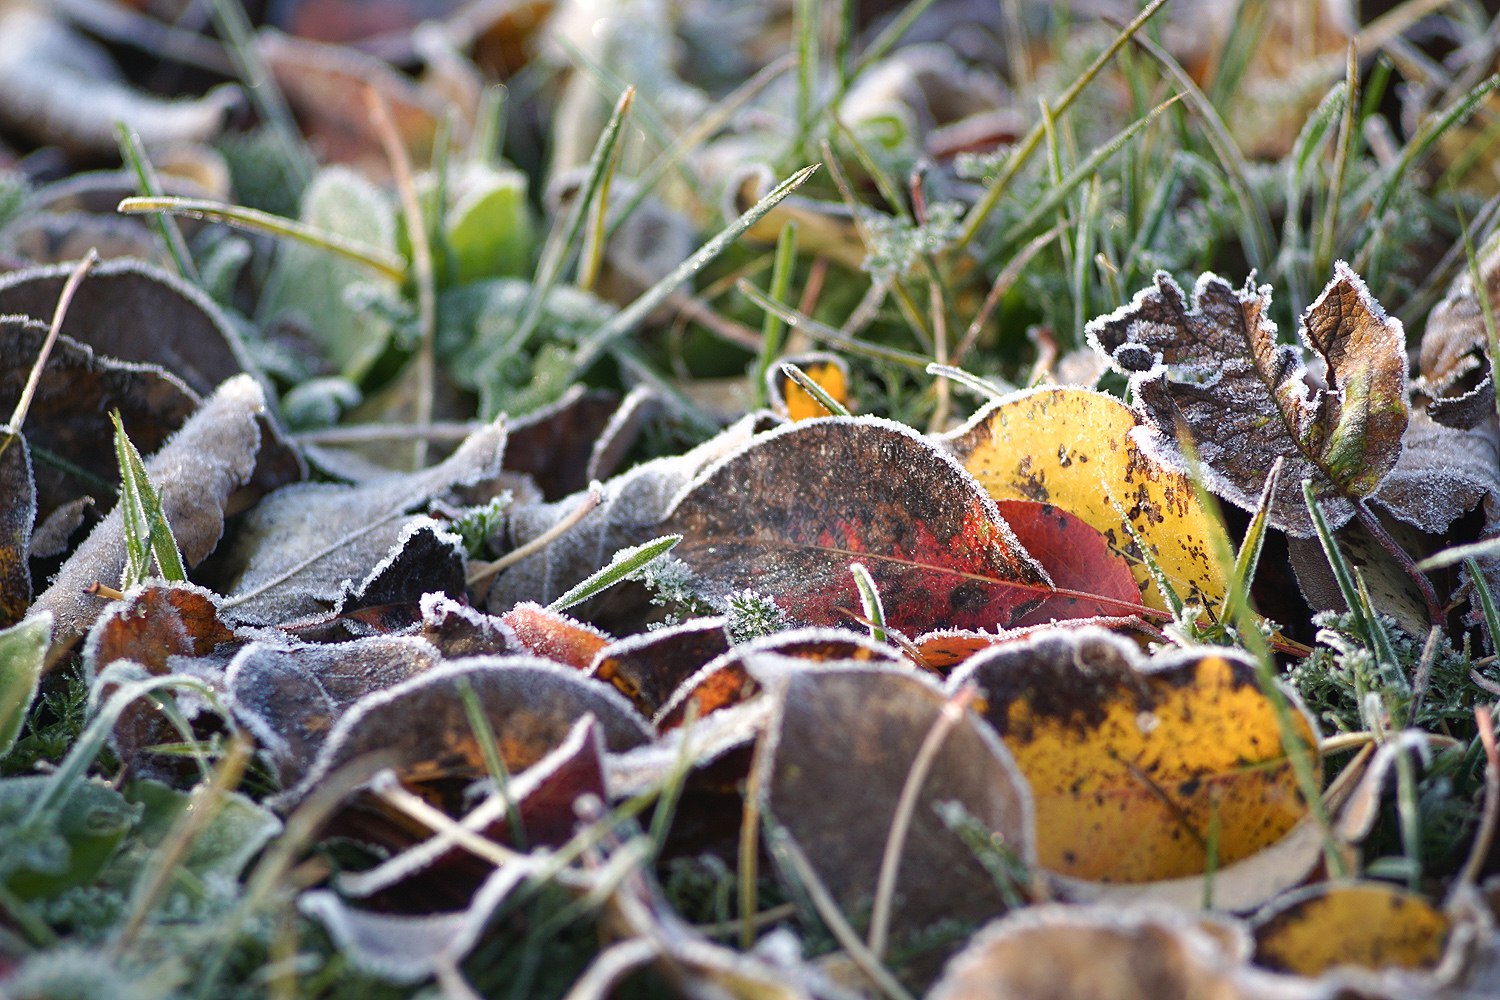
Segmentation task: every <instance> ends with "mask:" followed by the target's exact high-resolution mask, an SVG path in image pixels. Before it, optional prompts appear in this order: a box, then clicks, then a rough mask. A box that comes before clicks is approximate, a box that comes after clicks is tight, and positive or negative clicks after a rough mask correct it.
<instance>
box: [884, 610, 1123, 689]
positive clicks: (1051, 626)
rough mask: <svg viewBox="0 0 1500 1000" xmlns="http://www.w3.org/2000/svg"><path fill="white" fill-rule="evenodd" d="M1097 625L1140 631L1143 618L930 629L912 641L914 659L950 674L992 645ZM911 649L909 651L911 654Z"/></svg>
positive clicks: (1119, 629)
mask: <svg viewBox="0 0 1500 1000" xmlns="http://www.w3.org/2000/svg"><path fill="white" fill-rule="evenodd" d="M1090 625H1092V626H1097V627H1099V628H1102V629H1108V630H1109V631H1112V632H1113V631H1118V632H1124V633H1129V632H1138V631H1140V629H1141V626H1142V622H1141V620H1140V619H1139V618H1122V617H1109V616H1105V617H1098V618H1075V619H1069V620H1068V621H1060V622H1048V623H1046V624H1044V625H1027V626H1025V627H1023V628H1016V629H996V630H995V631H993V632H982V631H978V630H974V629H954V628H947V629H938V630H937V631H936V632H927V633H924V634H923V635H919V636H917V637H916V638H915V639H913V640H912V646H913V647H915V651H916V653H917V657H918V658H915V659H914V662H915V663H916V665H917V666H920V667H924V668H926V669H928V670H934V671H936V672H937V673H939V674H943V675H944V676H946V675H947V674H949V673H951V672H952V671H953V669H954V668H955V667H957V666H958V665H959V664H961V663H963V662H965V661H966V660H968V659H969V657H971V656H973V655H974V654H975V653H979V652H982V651H983V650H986V649H989V648H990V647H992V646H1002V645H1005V644H1006V643H1011V642H1021V641H1022V640H1025V639H1029V638H1031V637H1032V636H1035V635H1040V634H1041V633H1043V632H1051V631H1054V630H1057V629H1073V628H1082V627H1084V626H1090ZM911 652H912V651H911V650H908V651H907V653H908V655H909V656H910V654H911Z"/></svg>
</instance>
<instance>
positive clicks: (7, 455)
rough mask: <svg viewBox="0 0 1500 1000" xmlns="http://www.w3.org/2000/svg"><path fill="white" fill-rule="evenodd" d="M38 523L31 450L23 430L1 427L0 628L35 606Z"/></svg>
mask: <svg viewBox="0 0 1500 1000" xmlns="http://www.w3.org/2000/svg"><path fill="white" fill-rule="evenodd" d="M35 522H36V480H35V479H34V478H32V475H31V449H29V448H28V447H27V446H26V437H25V435H23V434H22V433H21V432H20V431H5V430H0V628H10V626H12V625H14V624H15V623H16V622H18V621H20V620H21V619H22V618H25V617H26V609H27V608H29V607H31V566H30V564H29V561H28V560H29V559H30V556H31V531H32V526H33V525H34V524H35Z"/></svg>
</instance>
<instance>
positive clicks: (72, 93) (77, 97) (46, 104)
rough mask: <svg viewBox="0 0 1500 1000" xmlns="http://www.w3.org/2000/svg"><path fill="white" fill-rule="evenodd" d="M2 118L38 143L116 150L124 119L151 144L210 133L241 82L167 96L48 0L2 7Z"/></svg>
mask: <svg viewBox="0 0 1500 1000" xmlns="http://www.w3.org/2000/svg"><path fill="white" fill-rule="evenodd" d="M0 35H4V36H5V47H4V50H3V51H0V121H3V122H4V123H5V124H6V125H7V126H8V127H10V128H12V129H15V130H17V131H20V132H23V133H25V134H27V135H29V136H31V137H32V138H33V139H35V140H36V141H38V142H43V143H51V144H54V145H58V146H62V147H64V148H66V149H68V150H69V151H71V152H73V153H77V154H81V155H84V156H113V155H115V153H116V152H117V151H118V146H117V144H116V138H115V127H116V125H117V124H118V123H120V122H124V123H125V124H126V125H127V126H128V127H129V128H130V130H131V131H133V132H135V133H137V134H139V135H140V137H141V141H142V142H143V143H145V144H146V145H148V146H157V145H168V144H170V143H174V142H194V141H202V140H206V139H211V138H213V137H214V136H215V135H217V134H218V132H219V129H220V128H222V127H223V125H224V121H225V118H226V117H227V115H228V112H229V110H230V109H231V108H232V107H234V106H235V105H236V104H237V103H238V101H239V99H240V98H239V88H238V87H234V86H228V87H220V88H216V89H214V90H211V91H209V92H208V93H207V94H206V95H204V96H203V97H201V98H182V99H166V98H160V97H155V96H153V95H150V94H147V93H145V92H143V91H140V90H137V89H135V88H134V87H132V86H131V85H130V84H128V83H127V82H126V81H125V79H124V77H123V76H122V74H121V73H120V70H119V68H118V67H117V66H116V65H115V63H114V61H113V60H112V59H111V58H110V56H109V53H108V52H107V51H106V50H105V49H103V48H102V47H100V46H99V45H97V44H96V43H94V42H92V41H90V40H88V39H87V38H85V37H84V36H83V35H81V34H79V33H78V32H76V31H75V30H73V29H72V28H71V27H70V26H68V25H67V24H66V23H64V21H63V20H61V19H60V18H58V17H56V16H55V15H54V14H53V13H52V12H51V11H50V10H49V9H48V5H46V4H36V3H30V2H16V3H8V4H6V5H5V6H4V7H3V8H0Z"/></svg>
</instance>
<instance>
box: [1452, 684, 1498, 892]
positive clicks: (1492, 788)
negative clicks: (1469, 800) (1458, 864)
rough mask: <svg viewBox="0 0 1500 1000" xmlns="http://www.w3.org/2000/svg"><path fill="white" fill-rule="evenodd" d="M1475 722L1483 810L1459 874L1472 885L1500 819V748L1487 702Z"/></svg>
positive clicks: (1476, 715)
mask: <svg viewBox="0 0 1500 1000" xmlns="http://www.w3.org/2000/svg"><path fill="white" fill-rule="evenodd" d="M1474 721H1475V722H1477V723H1478V724H1479V739H1480V742H1482V743H1483V744H1484V812H1483V813H1482V814H1481V815H1480V817H1479V830H1478V832H1477V833H1475V834H1474V842H1473V843H1472V844H1470V845H1469V857H1468V860H1466V861H1465V862H1464V866H1463V868H1462V869H1461V870H1460V871H1459V873H1458V884H1459V885H1473V884H1474V883H1475V882H1476V881H1477V880H1478V879H1479V873H1480V871H1481V870H1482V869H1483V868H1484V863H1485V861H1487V860H1488V859H1489V856H1490V848H1491V847H1492V846H1493V845H1494V842H1495V825H1496V821H1497V819H1500V750H1497V749H1496V746H1495V720H1494V718H1493V717H1492V713H1491V712H1490V708H1489V706H1488V705H1481V706H1479V707H1478V708H1476V709H1474Z"/></svg>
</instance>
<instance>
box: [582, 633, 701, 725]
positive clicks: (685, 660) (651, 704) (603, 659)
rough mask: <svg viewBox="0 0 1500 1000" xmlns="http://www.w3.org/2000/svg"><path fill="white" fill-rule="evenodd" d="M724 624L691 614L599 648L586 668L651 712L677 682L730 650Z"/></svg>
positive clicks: (648, 714)
mask: <svg viewBox="0 0 1500 1000" xmlns="http://www.w3.org/2000/svg"><path fill="white" fill-rule="evenodd" d="M724 624H725V620H724V619H723V618H694V619H692V620H690V621H686V622H683V623H681V624H680V625H673V626H671V627H668V628H661V629H656V630H655V631H652V632H643V633H641V634H640V635H632V636H627V637H626V638H624V639H619V640H617V641H615V642H612V643H610V644H609V645H608V646H605V647H604V648H603V649H601V650H599V652H598V653H597V654H595V656H594V660H593V662H592V663H591V664H590V665H589V670H588V674H589V676H590V677H595V678H598V679H599V680H601V681H608V682H609V683H610V684H613V685H614V687H615V690H616V691H619V692H620V693H621V694H623V695H624V696H625V697H627V698H629V699H630V700H631V701H632V702H634V703H635V707H636V708H638V709H640V710H641V714H643V715H645V716H646V717H647V718H650V717H651V716H652V715H655V714H656V711H657V709H659V708H661V706H662V704H663V703H664V702H665V701H666V700H667V699H668V698H669V697H671V695H672V692H673V691H675V690H676V689H677V686H678V685H679V684H681V683H682V682H683V681H685V680H687V679H688V677H690V676H692V675H693V674H695V673H697V671H698V670H699V669H700V668H702V667H703V666H704V665H705V664H706V663H708V662H709V661H710V660H712V659H713V658H714V657H716V656H719V655H720V654H723V653H727V652H728V651H729V639H728V637H727V636H725V634H724Z"/></svg>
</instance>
